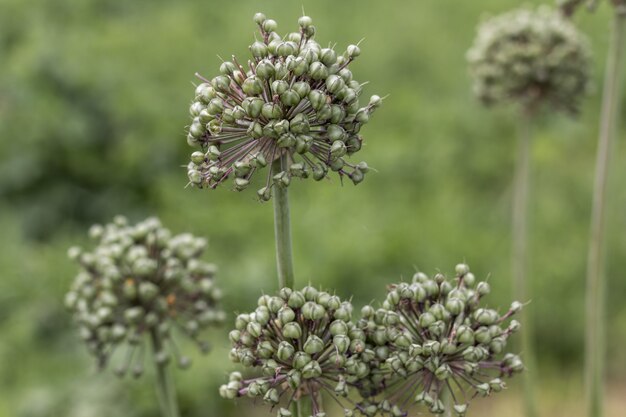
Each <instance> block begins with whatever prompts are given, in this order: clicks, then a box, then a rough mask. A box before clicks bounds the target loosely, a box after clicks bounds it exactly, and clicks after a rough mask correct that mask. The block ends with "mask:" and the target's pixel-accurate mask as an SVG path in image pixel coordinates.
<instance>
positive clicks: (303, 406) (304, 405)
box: [298, 396, 313, 417]
mask: <svg viewBox="0 0 626 417" xmlns="http://www.w3.org/2000/svg"><path fill="white" fill-rule="evenodd" d="M310 416H313V406H312V404H311V400H310V398H308V397H307V396H304V397H302V398H300V399H299V400H298V417H310Z"/></svg>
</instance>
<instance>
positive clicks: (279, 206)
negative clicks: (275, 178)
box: [272, 156, 294, 288]
mask: <svg viewBox="0 0 626 417" xmlns="http://www.w3.org/2000/svg"><path fill="white" fill-rule="evenodd" d="M284 158H285V156H282V157H281V158H280V159H277V160H276V161H274V163H273V164H272V173H273V174H278V173H279V172H281V171H282V170H283V169H282V167H283V166H284V165H285V162H286V161H284ZM273 190H274V191H273V193H274V194H273V197H274V234H275V236H276V266H277V269H278V286H279V287H280V288H284V287H289V288H291V287H293V283H294V275H293V255H292V252H291V224H290V220H289V194H288V190H287V188H286V187H281V186H278V185H275V186H274V187H273Z"/></svg>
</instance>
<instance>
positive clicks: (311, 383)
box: [220, 286, 373, 417]
mask: <svg viewBox="0 0 626 417" xmlns="http://www.w3.org/2000/svg"><path fill="white" fill-rule="evenodd" d="M352 310H353V307H352V304H351V303H350V302H347V301H342V300H341V299H340V298H339V297H337V296H335V295H331V294H329V293H327V292H324V291H319V290H317V289H315V288H314V287H311V286H307V287H305V288H304V289H302V290H301V291H294V290H292V289H290V288H283V289H282V290H280V291H279V293H278V296H275V297H270V296H267V295H265V296H262V297H261V298H259V302H258V307H257V308H256V310H255V311H254V312H252V313H250V314H241V315H239V316H238V317H237V319H236V321H235V329H234V330H233V331H231V332H230V340H231V342H232V345H233V348H232V350H231V354H230V357H231V360H232V361H233V362H236V363H240V364H241V365H242V366H244V367H245V368H248V369H250V371H251V372H252V373H253V375H252V376H248V375H246V374H244V375H243V376H242V374H241V373H239V372H234V373H232V374H231V375H230V381H229V382H228V383H227V384H226V385H223V386H222V387H221V388H220V395H221V396H222V397H224V398H228V399H235V398H237V397H243V396H246V397H250V398H259V399H261V400H262V401H263V402H265V403H266V404H269V405H270V406H271V407H273V408H276V409H278V416H279V417H286V416H291V415H292V413H291V411H290V409H292V408H293V407H292V405H293V403H294V401H296V400H298V399H300V398H301V397H304V398H305V400H306V401H308V402H309V404H308V406H309V408H310V410H311V413H312V415H313V416H322V415H323V409H322V404H321V394H322V393H327V394H328V395H330V396H332V397H333V398H334V399H335V400H336V401H337V402H338V403H339V404H340V405H341V407H342V408H343V409H344V415H346V416H351V415H353V412H354V409H355V407H358V406H357V405H355V404H354V403H352V402H351V400H350V399H348V398H347V396H348V394H349V391H350V388H352V387H357V388H358V387H360V386H361V384H362V381H363V380H365V378H366V377H367V376H368V375H369V373H370V368H369V363H370V361H371V360H372V357H373V353H372V352H371V351H366V349H365V333H364V332H363V330H361V329H359V328H358V327H357V326H356V325H355V324H354V323H353V322H352Z"/></svg>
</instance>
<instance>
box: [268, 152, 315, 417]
mask: <svg viewBox="0 0 626 417" xmlns="http://www.w3.org/2000/svg"><path fill="white" fill-rule="evenodd" d="M285 158H286V157H285V156H284V155H283V156H282V157H281V158H280V159H277V160H276V161H274V162H273V163H272V174H273V175H276V174H278V173H280V172H281V171H283V166H285V165H286V162H287V161H286V160H285ZM273 197H274V235H275V238H276V268H277V270H278V287H279V288H285V287H289V288H293V284H294V273H293V253H292V249H291V220H290V215H289V192H288V190H287V187H281V186H278V185H275V186H274V187H273ZM291 412H292V413H293V414H294V416H297V417H309V416H310V415H311V414H312V412H311V410H310V402H309V401H303V400H302V399H299V400H298V401H297V402H296V403H294V404H293V406H292V407H291Z"/></svg>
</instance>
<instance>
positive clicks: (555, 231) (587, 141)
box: [0, 0, 626, 417]
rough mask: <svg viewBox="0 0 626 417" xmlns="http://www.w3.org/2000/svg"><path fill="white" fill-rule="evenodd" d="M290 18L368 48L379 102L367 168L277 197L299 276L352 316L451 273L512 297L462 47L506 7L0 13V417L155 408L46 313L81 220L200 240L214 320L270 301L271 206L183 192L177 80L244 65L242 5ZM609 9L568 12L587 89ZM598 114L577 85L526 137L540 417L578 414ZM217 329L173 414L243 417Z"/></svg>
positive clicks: (501, 163) (620, 366)
mask: <svg viewBox="0 0 626 417" xmlns="http://www.w3.org/2000/svg"><path fill="white" fill-rule="evenodd" d="M531 3H538V2H531ZM302 4H304V8H305V10H306V13H307V14H309V15H311V16H312V17H313V18H314V20H315V24H316V26H317V28H318V34H319V36H318V37H317V39H318V41H320V43H323V44H324V43H328V42H335V41H339V46H340V47H343V46H346V45H347V44H348V43H350V42H355V41H358V40H359V39H361V38H363V37H364V38H365V40H364V42H363V43H362V49H363V54H362V56H361V57H359V60H358V61H357V62H356V63H355V64H353V65H354V68H353V71H354V72H355V73H356V74H358V76H359V79H366V80H370V81H371V85H368V86H367V88H366V94H367V95H369V94H372V93H377V94H380V95H386V94H389V95H390V96H389V99H388V100H386V102H385V105H384V106H383V107H382V108H381V109H380V110H379V111H378V112H377V113H376V115H375V117H374V118H373V120H372V122H371V123H370V124H369V125H368V126H367V127H366V128H365V129H364V134H365V136H366V142H367V146H366V147H365V148H364V149H363V150H362V151H361V152H360V153H359V157H360V158H363V159H365V160H366V161H367V162H368V163H369V164H370V166H373V167H375V168H376V170H377V173H373V174H370V175H369V176H368V178H367V180H366V181H365V182H364V183H363V184H361V185H359V186H358V187H354V186H352V185H351V184H348V183H346V184H344V185H343V186H342V185H341V184H340V183H339V182H338V181H337V180H336V179H333V180H332V181H329V182H327V183H325V184H308V185H307V186H300V185H299V184H295V186H293V187H291V188H290V189H291V190H292V192H291V196H292V216H293V220H294V240H295V261H296V275H297V281H298V282H299V283H300V284H304V283H306V282H308V281H310V282H312V283H314V284H316V285H319V286H323V287H327V288H333V289H336V291H337V293H338V294H339V295H341V296H342V297H349V296H350V295H351V294H352V295H354V300H355V303H356V304H357V305H358V306H362V305H364V304H366V303H368V302H370V300H372V299H374V298H380V294H382V293H383V291H384V289H385V285H386V283H388V282H392V281H395V280H398V279H400V278H406V279H408V278H410V277H411V275H412V274H413V272H414V271H415V269H416V268H420V269H422V270H424V271H428V272H432V271H434V270H437V269H440V270H442V271H443V272H452V271H453V268H454V265H455V264H456V263H457V262H458V261H462V260H466V261H467V262H468V263H469V264H470V265H471V267H472V270H473V271H474V272H475V273H476V275H477V276H479V277H484V276H487V275H489V276H490V282H491V283H492V288H493V290H494V292H493V294H492V296H491V299H490V302H491V303H492V304H493V305H496V304H499V305H503V306H506V305H508V303H509V302H510V273H509V269H510V264H509V253H510V247H509V229H510V227H509V221H510V220H509V213H510V202H511V182H512V164H513V161H514V144H515V133H516V118H515V112H513V111H512V109H509V110H506V109H500V110H496V109H494V110H488V109H484V108H482V107H481V106H480V105H478V104H477V103H476V102H475V100H474V99H473V97H472V96H471V91H470V88H469V81H468V77H467V73H466V64H465V57H464V54H465V51H466V50H467V48H468V47H469V46H470V44H471V42H472V39H473V36H474V33H475V32H474V31H475V26H476V24H477V23H478V22H479V20H480V19H481V16H484V14H485V13H486V12H490V13H499V12H502V11H505V10H508V9H510V8H512V7H515V6H518V5H519V4H520V2H518V1H514V0H474V1H471V2H470V1H465V2H459V1H451V0H423V1H408V0H407V1H392V2H381V1H374V0H358V1H357V0H349V1H333V0H318V1H315V2H312V1H302V2H288V1H271V2H270V1H266V2H253V1H252V0H240V1H230V2H226V1H219V2H215V1H214V2H210V1H196V0H181V1H177V2H167V1H165V0H149V1H148V0H135V1H132V2H129V1H122V0H106V1H105V0H55V1H46V0H26V1H25V0H0V57H1V64H0V230H2V232H1V233H0V248H1V250H0V274H1V277H0V416H1V417H5V416H7V417H14V416H17V417H57V416H66V417H90V416H121V415H124V416H129V417H134V416H137V417H139V416H153V415H155V414H156V412H157V411H156V410H157V404H156V402H155V401H154V393H153V391H152V385H151V384H150V381H149V378H151V376H150V375H147V376H145V377H144V380H143V381H142V382H135V381H125V382H123V383H121V384H119V383H118V382H117V381H116V379H115V377H113V376H112V375H111V374H110V373H105V374H102V375H99V374H97V373H96V372H95V369H94V367H93V364H92V362H91V358H89V357H88V356H87V354H86V351H85V349H84V347H83V346H82V344H81V343H80V341H79V340H78V336H77V335H76V333H75V332H74V328H73V326H72V323H71V320H70V317H69V316H68V314H66V312H65V311H64V309H63V307H62V297H63V294H64V292H65V291H66V289H67V287H68V285H69V283H70V281H71V279H72V277H73V274H74V272H75V268H74V266H73V265H72V264H71V262H70V261H69V260H67V258H66V256H65V253H66V250H67V248H68V246H70V245H71V244H73V243H76V242H84V241H85V240H86V237H85V231H86V227H87V226H88V225H89V224H91V223H93V222H105V221H108V220H110V218H111V217H112V216H113V215H115V214H117V213H126V214H128V215H129V216H130V217H131V218H133V219H135V220H138V219H140V218H143V217H145V216H148V215H158V216H160V217H161V218H162V220H163V222H164V223H165V224H166V225H168V226H169V227H171V228H172V229H173V230H175V231H187V230H189V231H192V232H193V233H194V234H197V235H206V236H208V237H210V241H211V250H210V254H209V255H208V256H209V257H210V260H212V261H214V262H216V263H218V264H219V266H220V275H219V278H218V279H219V282H220V284H221V285H222V287H223V288H224V290H225V293H226V300H225V309H226V310H227V311H238V310H242V311H245V310H248V309H249V307H250V306H251V305H252V303H253V302H254V300H256V298H257V297H258V295H259V294H260V293H261V292H264V291H265V292H271V291H273V290H274V287H275V281H276V279H275V269H274V268H275V266H274V249H273V245H274V243H273V230H272V214H271V213H272V208H271V205H270V204H265V205H262V204H260V203H258V202H257V201H256V200H255V198H254V193H253V192H252V191H251V192H247V193H241V194H237V193H234V192H231V191H229V190H228V189H227V188H222V189H220V190H218V191H214V192H206V191H198V190H192V189H185V188H184V187H185V183H186V171H185V169H184V168H182V166H183V165H185V164H186V162H187V158H188V154H189V153H190V152H191V151H190V149H189V148H188V146H187V144H186V142H185V134H184V126H185V125H186V124H187V123H188V115H187V107H188V104H189V102H190V100H191V98H192V94H193V87H192V85H191V82H193V81H194V77H193V74H194V72H195V71H199V72H201V73H203V74H205V75H207V76H212V75H213V74H215V73H216V72H217V68H218V65H219V63H220V59H219V58H218V57H217V55H221V56H223V57H225V58H226V57H228V56H229V55H230V54H231V53H235V54H237V55H238V56H246V52H247V45H249V43H250V42H251V41H252V39H253V33H254V30H255V27H254V24H253V23H252V21H251V17H252V15H253V14H254V12H257V11H260V10H262V11H264V12H265V13H266V14H267V15H268V16H270V17H272V18H275V19H276V20H277V21H278V22H279V27H280V28H282V29H281V31H286V30H289V29H290V28H294V29H295V27H296V20H297V17H298V16H299V15H300V14H301V12H302ZM610 12H611V10H610V9H609V8H608V6H607V5H604V7H602V8H601V10H600V11H599V13H596V14H595V15H587V14H585V13H581V14H580V15H579V16H577V21H578V22H579V23H580V26H581V28H582V29H583V30H584V31H585V32H587V33H588V34H589V36H590V37H591V40H592V43H593V47H594V54H595V56H596V58H597V59H596V65H595V67H596V70H595V80H596V82H595V85H596V88H597V90H598V91H599V88H600V87H601V83H600V81H601V79H602V75H603V67H604V60H603V57H604V56H605V52H606V45H607V41H608V28H609V22H610ZM623 104H626V103H623ZM622 109H623V110H622V115H626V113H624V112H626V105H623V106H622ZM598 113H599V94H598V93H597V92H595V93H594V94H592V95H591V96H590V97H589V99H588V100H587V101H586V103H585V105H584V107H583V109H582V112H581V115H580V118H579V119H578V120H572V119H569V118H566V117H564V116H560V115H553V114H549V115H546V117H544V118H543V119H542V120H541V123H540V127H539V129H538V130H537V131H536V141H535V143H534V149H533V159H534V168H533V170H534V171H533V177H534V178H533V190H532V191H533V195H534V197H535V198H534V200H533V205H532V208H531V209H532V222H531V225H532V232H531V242H532V243H531V244H532V252H531V257H532V265H531V272H532V287H533V290H532V293H533V294H536V297H535V298H534V299H533V300H532V303H531V306H530V308H531V311H532V314H533V315H534V316H535V317H536V323H537V327H536V328H535V329H534V333H535V339H536V342H537V350H538V356H539V361H540V363H539V365H540V367H539V373H540V374H539V375H538V380H539V381H540V384H541V392H542V398H541V400H542V403H541V408H542V411H543V413H544V415H546V416H547V415H563V416H565V415H568V416H570V415H577V414H576V413H580V411H581V407H580V404H581V400H582V399H581V395H580V392H581V387H582V379H581V378H582V370H581V369H582V347H583V323H584V321H583V310H584V275H585V259H586V256H585V255H586V241H587V240H586V239H587V233H588V228H589V215H590V213H589V211H590V196H591V184H592V176H593V164H594V155H595V146H596V131H597V124H598ZM621 120H622V125H621V132H622V133H621V135H620V139H622V140H623V139H624V133H623V132H625V131H626V126H624V124H625V123H624V120H626V117H622V118H621ZM614 158H616V159H617V161H616V163H615V165H614V166H615V167H616V169H617V170H619V171H620V172H615V175H614V176H613V178H624V177H625V176H626V151H625V148H624V146H622V145H620V146H619V147H618V148H617V151H616V153H615V155H614ZM611 189H612V197H611V198H612V201H611V214H610V217H609V224H610V225H611V226H610V248H611V249H610V256H609V259H608V273H609V282H610V284H609V285H610V288H609V314H608V317H607V320H609V336H610V342H609V346H608V348H609V373H610V374H609V378H610V381H611V383H610V384H609V386H610V388H611V390H610V393H612V394H613V395H612V396H611V406H610V409H609V410H608V411H609V413H610V414H609V415H612V416H615V417H617V416H619V415H623V410H624V409H626V404H624V403H623V401H624V399H623V398H621V401H622V403H619V401H620V394H619V393H620V392H621V393H622V394H623V391H624V384H625V383H626V350H624V349H623V346H624V345H625V344H626V304H624V299H625V296H626V279H624V278H625V277H624V271H625V270H626V256H624V254H625V253H626V239H625V238H624V230H626V212H625V211H624V207H625V206H626V189H625V188H624V187H623V185H621V186H620V184H617V183H614V184H611ZM225 332H226V329H222V330H216V331H214V332H213V333H212V335H211V339H212V343H213V345H214V351H213V352H212V353H211V354H210V355H209V356H207V357H205V358H200V357H196V358H195V359H196V361H195V362H196V363H195V366H194V367H193V368H192V370H191V371H188V372H186V373H182V372H177V373H176V378H177V380H178V390H179V392H180V395H181V403H182V404H181V406H182V408H183V414H184V415H186V416H188V417H196V416H218V415H219V416H224V417H228V416H235V415H248V413H249V411H247V410H246V409H244V408H243V407H244V405H243V404H242V405H241V406H240V407H239V408H234V407H233V406H232V405H231V404H228V403H226V402H224V401H222V400H221V399H219V397H218V395H217V392H216V390H217V387H218V386H219V384H220V383H221V382H222V381H223V380H224V378H225V376H226V373H227V371H228V370H229V369H231V365H230V364H229V363H228V361H227V360H226V353H227V349H228V341H227V339H226V337H225V336H224V335H225ZM188 350H189V351H193V350H194V348H193V346H188ZM498 397H500V398H499V399H498V400H496V403H495V405H493V403H492V405H490V407H489V410H490V413H492V415H501V413H502V412H503V411H502V410H504V409H506V410H507V413H508V414H509V415H513V414H514V413H515V412H518V409H519V407H518V400H517V384H516V383H515V382H513V383H512V389H511V390H509V392H508V393H506V394H504V395H500V396H498ZM621 397H623V395H621ZM244 403H245V402H244ZM611 413H612V414H611ZM260 415H267V414H265V411H262V412H261V414H260ZM477 415H478V414H477ZM483 415H488V414H487V411H485V413H484V414H483Z"/></svg>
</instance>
